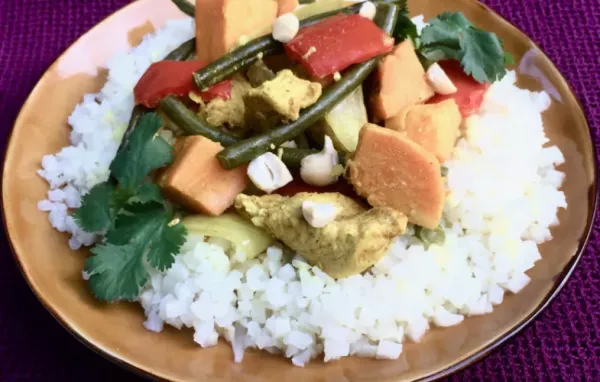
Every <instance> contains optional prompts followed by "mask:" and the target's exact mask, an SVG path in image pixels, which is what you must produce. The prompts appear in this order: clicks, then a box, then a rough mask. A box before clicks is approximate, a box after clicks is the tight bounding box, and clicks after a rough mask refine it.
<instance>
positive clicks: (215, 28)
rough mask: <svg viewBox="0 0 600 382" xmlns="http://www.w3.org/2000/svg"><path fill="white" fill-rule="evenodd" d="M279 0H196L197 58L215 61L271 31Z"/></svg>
mask: <svg viewBox="0 0 600 382" xmlns="http://www.w3.org/2000/svg"><path fill="white" fill-rule="evenodd" d="M277 8H278V4H277V0H196V58H197V59H198V60H205V61H208V62H212V61H214V60H216V59H217V58H219V57H221V56H223V55H225V54H226V53H228V52H229V51H231V50H232V49H234V48H235V47H236V46H238V45H239V44H240V38H241V37H242V36H245V37H246V38H247V39H253V38H256V37H259V36H262V35H265V34H268V33H271V29H272V26H273V21H275V18H276V17H277Z"/></svg>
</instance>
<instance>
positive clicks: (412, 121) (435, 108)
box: [385, 99, 462, 162]
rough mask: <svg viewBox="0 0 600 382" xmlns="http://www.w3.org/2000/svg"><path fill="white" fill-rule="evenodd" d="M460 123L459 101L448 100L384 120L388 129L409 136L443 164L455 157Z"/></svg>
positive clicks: (414, 107)
mask: <svg viewBox="0 0 600 382" xmlns="http://www.w3.org/2000/svg"><path fill="white" fill-rule="evenodd" d="M461 122H462V116H461V114H460V110H459V108H458V105H457V104H456V101H454V100H453V99H448V100H446V101H443V102H440V103H436V104H429V105H414V106H408V107H406V108H404V109H403V110H402V111H401V112H400V113H399V114H398V115H396V116H395V117H393V118H390V119H388V120H387V121H385V127H387V128H388V129H392V130H396V131H398V132H400V133H404V134H406V136H407V137H408V138H410V139H411V140H412V141H414V142H416V143H418V144H419V145H421V146H423V147H424V148H425V149H427V151H429V152H431V153H432V154H434V155H435V156H436V158H437V159H438V160H439V161H440V162H444V161H446V160H448V159H449V158H450V156H451V155H452V150H454V145H455V143H456V139H457V138H458V136H459V135H460V124H461Z"/></svg>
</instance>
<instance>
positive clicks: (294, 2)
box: [277, 0, 298, 16]
mask: <svg viewBox="0 0 600 382" xmlns="http://www.w3.org/2000/svg"><path fill="white" fill-rule="evenodd" d="M277 3H278V6H277V16H281V15H285V14H286V13H290V12H294V10H295V9H296V8H297V7H298V0H277Z"/></svg>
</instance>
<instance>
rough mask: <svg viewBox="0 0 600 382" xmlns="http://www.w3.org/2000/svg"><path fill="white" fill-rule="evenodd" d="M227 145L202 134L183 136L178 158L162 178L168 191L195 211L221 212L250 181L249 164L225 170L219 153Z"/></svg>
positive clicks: (173, 198)
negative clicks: (220, 162) (218, 155)
mask: <svg viewBox="0 0 600 382" xmlns="http://www.w3.org/2000/svg"><path fill="white" fill-rule="evenodd" d="M222 149H223V148H222V147H221V145H220V144H218V143H216V142H213V141H211V140H209V139H207V138H204V137H201V136H190V137H185V138H181V139H180V140H178V142H177V144H176V145H175V153H176V156H175V161H173V163H172V164H171V165H170V166H169V167H167V169H166V170H165V171H164V172H163V173H162V174H161V176H160V178H159V181H158V183H159V185H160V187H161V188H162V190H163V192H164V193H165V195H166V196H167V197H168V198H170V199H172V200H173V201H175V202H177V203H180V204H182V205H183V206H185V207H187V208H188V209H190V210H191V211H192V212H198V213H204V214H207V215H212V216H218V215H221V214H222V213H223V212H224V211H225V210H226V209H227V208H229V207H231V206H232V205H233V203H234V201H235V197H236V196H237V195H238V194H239V193H240V192H242V191H243V190H244V189H245V188H246V186H248V184H249V179H248V176H247V175H246V169H247V168H246V167H247V166H240V167H237V168H235V169H233V170H225V169H223V167H221V165H220V164H219V161H218V160H217V158H216V157H215V155H216V154H217V153H218V152H219V151H221V150H222Z"/></svg>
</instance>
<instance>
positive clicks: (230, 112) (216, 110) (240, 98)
mask: <svg viewBox="0 0 600 382" xmlns="http://www.w3.org/2000/svg"><path fill="white" fill-rule="evenodd" d="M250 89H252V86H251V85H250V83H249V82H248V81H247V80H246V79H245V78H244V76H242V75H239V74H237V75H235V76H234V77H233V78H232V83H231V98H230V99H228V100H224V99H222V98H215V99H213V100H212V101H210V102H209V103H208V104H206V106H204V107H202V108H200V113H199V114H200V116H202V117H204V118H205V119H206V121H207V122H208V123H209V124H211V125H213V126H223V125H225V126H227V127H230V128H233V129H235V128H238V129H239V128H244V127H245V126H246V124H245V119H244V115H245V112H246V107H245V106H244V95H246V93H248V91H249V90H250Z"/></svg>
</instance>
